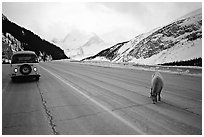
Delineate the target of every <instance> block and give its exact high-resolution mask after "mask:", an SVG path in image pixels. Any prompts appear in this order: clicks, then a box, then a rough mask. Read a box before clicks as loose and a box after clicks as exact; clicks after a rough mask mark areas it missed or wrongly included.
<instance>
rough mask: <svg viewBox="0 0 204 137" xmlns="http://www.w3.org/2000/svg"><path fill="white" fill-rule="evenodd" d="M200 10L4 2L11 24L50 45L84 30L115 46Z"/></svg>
mask: <svg viewBox="0 0 204 137" xmlns="http://www.w3.org/2000/svg"><path fill="white" fill-rule="evenodd" d="M198 7H202V4H201V3H165V2H164V3H147V2H145V3H141V2H140V3H138V2H110V3H109V2H107V3H101V2H97V3H94V2H92V3H90V2H89V3H78V2H77V3H70V2H67V3H66V2H65V3H57V2H50V3H46V2H38V3H37V2H36V3H33V2H31V3H30V2H20V3H17V2H14V3H13V2H9V3H7V2H6V3H5V2H4V3H3V6H2V9H3V13H4V14H5V15H6V16H7V17H8V18H9V19H11V21H14V22H16V23H17V24H19V25H21V26H23V27H25V28H27V29H30V30H31V31H33V32H34V33H36V34H38V35H40V36H41V37H42V38H44V39H47V40H50V41H51V40H52V39H53V38H57V39H63V38H64V37H65V36H66V35H67V34H68V33H69V32H71V30H72V29H81V30H83V31H86V32H95V33H96V34H98V35H99V36H101V37H102V39H104V40H105V41H108V42H109V43H113V42H116V41H118V42H121V41H123V40H127V39H131V38H133V37H135V36H136V35H139V34H141V33H144V32H146V31H150V30H151V29H154V28H155V27H159V26H161V25H165V24H167V23H169V22H170V21H173V20H174V19H176V18H177V17H179V16H182V15H183V14H186V13H188V12H189V11H192V10H195V9H196V8H198Z"/></svg>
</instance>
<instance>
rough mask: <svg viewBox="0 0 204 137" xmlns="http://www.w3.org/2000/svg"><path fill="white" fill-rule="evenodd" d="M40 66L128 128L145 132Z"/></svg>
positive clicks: (141, 132) (140, 132)
mask: <svg viewBox="0 0 204 137" xmlns="http://www.w3.org/2000/svg"><path fill="white" fill-rule="evenodd" d="M41 68H43V69H44V70H46V71H47V72H49V73H50V74H51V75H53V76H54V77H56V78H57V79H59V80H60V81H62V82H63V83H64V84H66V85H68V86H69V87H71V88H73V89H74V90H76V91H77V92H78V93H80V94H81V95H83V96H84V97H86V98H87V99H89V100H90V101H92V102H93V103H95V104H96V105H98V106H99V107H101V108H102V109H104V110H105V111H107V112H108V113H110V114H111V115H112V116H114V117H115V118H117V119H119V120H120V121H121V122H123V123H124V124H126V125H127V126H129V127H130V128H132V129H134V130H135V131H136V132H137V133H139V134H146V133H145V132H143V131H141V130H140V129H139V128H137V127H135V126H134V125H133V124H132V123H130V122H129V121H127V120H125V119H124V118H122V117H121V116H120V115H118V114H116V113H114V112H113V111H112V110H110V109H108V108H107V107H105V106H104V105H102V104H101V103H99V102H97V101H96V100H95V99H93V98H92V97H90V96H88V95H87V94H85V93H84V92H82V91H80V90H79V89H77V88H76V87H74V86H73V85H71V84H70V83H69V82H67V81H65V80H64V79H63V78H62V77H60V76H59V75H57V74H54V73H53V72H51V71H50V70H48V69H46V68H44V67H42V66H41Z"/></svg>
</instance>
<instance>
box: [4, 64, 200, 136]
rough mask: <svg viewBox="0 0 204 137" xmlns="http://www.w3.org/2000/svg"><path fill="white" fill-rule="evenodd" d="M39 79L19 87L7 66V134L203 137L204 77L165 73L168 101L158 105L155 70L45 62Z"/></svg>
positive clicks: (163, 99) (5, 116)
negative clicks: (152, 96) (154, 90)
mask: <svg viewBox="0 0 204 137" xmlns="http://www.w3.org/2000/svg"><path fill="white" fill-rule="evenodd" d="M40 66H41V70H40V71H41V78H40V80H39V81H38V82H37V81H20V82H17V83H13V82H12V81H11V79H10V77H9V71H10V66H9V65H2V134H3V135H5V134H15V135H17V134H27V135H30V134H40V135H43V134H46V135H49V134H67V135H68V134H71V135H78V134H80V135H85V134H95V135H118V134H122V135H124V134H125V135H129V134H134V135H137V134H146V135H148V134H150V135H153V134H163V135H169V134H170V135H175V134H176V135H186V134H187V135H191V134H196V135H200V134H202V77H199V76H187V75H178V74H170V73H161V74H162V75H163V77H164V80H165V81H164V84H165V85H164V86H165V87H164V89H163V91H162V94H161V96H162V101H161V102H158V103H157V104H152V101H151V99H150V98H149V96H150V81H151V75H152V74H153V72H150V71H144V70H132V69H121V68H108V67H98V66H91V65H86V64H80V63H68V62H61V61H59V62H46V63H40Z"/></svg>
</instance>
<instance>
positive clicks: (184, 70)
mask: <svg viewBox="0 0 204 137" xmlns="http://www.w3.org/2000/svg"><path fill="white" fill-rule="evenodd" d="M81 63H82V64H86V65H93V66H99V67H109V68H123V69H136V70H144V71H159V72H164V73H172V74H179V75H191V76H199V77H200V76H201V77H202V67H196V66H160V65H138V64H135V63H111V62H107V61H83V62H81Z"/></svg>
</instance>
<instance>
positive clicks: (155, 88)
mask: <svg viewBox="0 0 204 137" xmlns="http://www.w3.org/2000/svg"><path fill="white" fill-rule="evenodd" d="M163 81H164V80H163V77H162V75H161V74H160V73H159V72H155V73H154V74H153V75H152V81H151V92H150V94H151V95H150V97H151V98H152V101H153V104H155V103H156V102H157V96H158V101H161V96H160V94H161V91H162V89H163V86H164V82H163Z"/></svg>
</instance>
